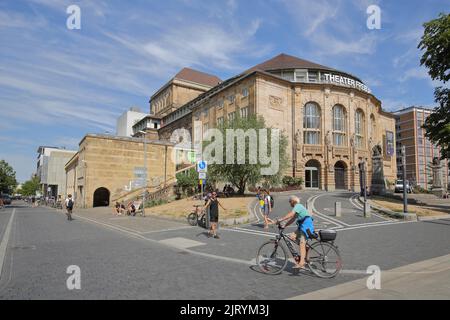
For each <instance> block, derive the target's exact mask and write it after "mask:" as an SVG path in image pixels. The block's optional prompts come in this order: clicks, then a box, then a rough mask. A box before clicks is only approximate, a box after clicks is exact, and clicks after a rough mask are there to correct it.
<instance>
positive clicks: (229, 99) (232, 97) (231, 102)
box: [228, 94, 236, 104]
mask: <svg viewBox="0 0 450 320" xmlns="http://www.w3.org/2000/svg"><path fill="white" fill-rule="evenodd" d="M235 99H236V97H235V96H234V94H232V95H231V96H228V101H229V102H230V104H233V103H234V100H235Z"/></svg>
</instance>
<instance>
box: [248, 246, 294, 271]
mask: <svg viewBox="0 0 450 320" xmlns="http://www.w3.org/2000/svg"><path fill="white" fill-rule="evenodd" d="M287 258H288V255H287V252H286V249H285V248H284V247H283V246H282V245H281V244H280V243H278V242H277V241H275V240H271V241H268V242H266V243H264V244H263V245H262V246H261V247H260V248H259V250H258V254H257V256H256V264H257V265H258V267H259V269H260V270H261V271H262V272H264V273H267V274H279V273H281V272H282V271H283V269H284V268H286V265H287V262H288V259H287Z"/></svg>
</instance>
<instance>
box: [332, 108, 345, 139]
mask: <svg viewBox="0 0 450 320" xmlns="http://www.w3.org/2000/svg"><path fill="white" fill-rule="evenodd" d="M346 118H347V116H346V113H345V109H344V107H343V106H341V105H335V106H334V107H333V144H334V145H335V146H345V145H346V144H347V143H346V141H347V140H346V122H347V121H346Z"/></svg>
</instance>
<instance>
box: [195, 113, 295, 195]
mask: <svg viewBox="0 0 450 320" xmlns="http://www.w3.org/2000/svg"><path fill="white" fill-rule="evenodd" d="M228 129H233V130H234V131H233V132H236V133H237V132H239V131H237V130H242V131H240V134H237V137H235V138H234V139H233V140H234V141H233V142H234V144H235V146H234V148H233V151H234V153H231V151H230V149H228V150H227V144H229V143H230V141H228V140H227V130H228ZM252 129H254V130H252ZM259 129H270V128H269V127H267V126H266V124H265V121H264V118H263V117H261V116H259V117H256V116H255V115H252V116H249V117H247V118H241V117H239V115H238V116H237V117H236V118H235V119H234V120H233V121H225V122H224V123H223V124H221V125H219V126H218V127H217V130H218V131H220V133H221V136H222V141H223V146H222V148H221V153H222V155H221V157H222V161H221V162H222V164H209V165H208V179H210V180H211V179H212V180H213V181H221V182H225V183H231V184H232V185H233V186H234V187H236V188H237V189H238V193H240V194H243V193H244V192H245V188H246V186H247V184H250V185H256V184H257V183H260V182H261V181H262V182H263V183H264V184H265V185H278V184H280V182H281V179H282V177H283V172H284V171H285V170H286V168H287V164H288V159H287V152H286V148H287V144H288V142H287V138H286V136H285V135H284V134H283V133H282V132H280V135H279V148H278V149H279V150H276V149H275V146H272V134H274V132H273V131H271V130H267V135H266V137H267V145H266V147H267V152H265V150H262V149H261V145H260V141H261V139H262V135H261V134H260V131H259ZM249 130H250V131H249ZM248 132H256V135H255V136H253V137H252V138H250V137H249V135H247V134H246V133H248ZM210 138H211V139H205V140H208V141H205V142H204V144H203V150H204V153H205V150H208V147H212V146H213V144H215V143H216V142H217V140H215V139H216V138H217V137H215V136H212V137H210ZM239 138H243V141H245V144H244V145H243V147H241V148H238V143H237V140H238V139H239ZM256 147H257V163H254V161H251V157H250V148H256ZM272 149H273V150H272ZM219 150H220V149H219ZM238 150H239V151H238ZM244 150H245V153H244V152H243V151H244ZM264 152H265V153H266V155H267V156H268V157H269V158H270V156H271V155H272V154H273V152H274V153H277V152H278V153H279V156H278V160H279V165H278V168H277V171H276V172H274V174H267V175H264V174H263V171H262V170H261V169H262V168H268V167H270V165H268V164H265V163H263V162H262V161H261V154H262V153H264ZM242 154H244V156H243V158H244V161H243V163H238V160H239V159H240V157H241V156H242ZM211 155H212V156H213V157H214V158H218V157H219V155H218V154H216V153H215V152H211ZM227 156H228V160H229V159H230V157H231V158H232V160H233V161H231V162H232V163H230V161H227ZM241 159H242V158H241ZM227 162H228V164H227ZM241 162H242V161H241Z"/></svg>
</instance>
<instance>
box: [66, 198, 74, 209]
mask: <svg viewBox="0 0 450 320" xmlns="http://www.w3.org/2000/svg"><path fill="white" fill-rule="evenodd" d="M67 208H69V209H72V208H73V201H72V199H69V201H68V203H67Z"/></svg>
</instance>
